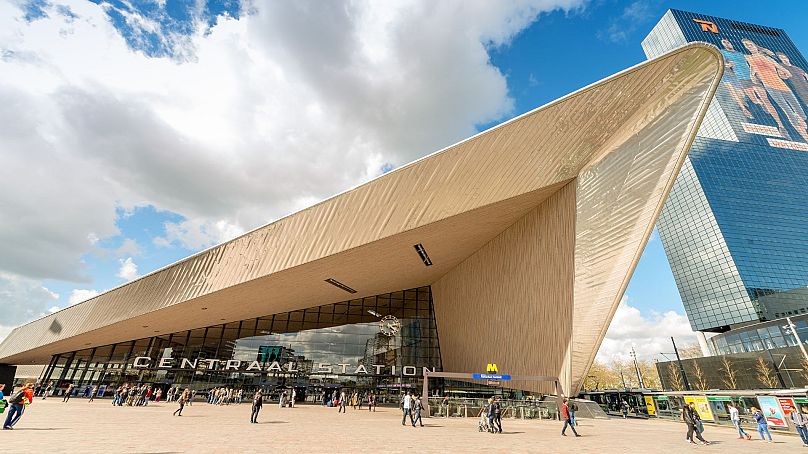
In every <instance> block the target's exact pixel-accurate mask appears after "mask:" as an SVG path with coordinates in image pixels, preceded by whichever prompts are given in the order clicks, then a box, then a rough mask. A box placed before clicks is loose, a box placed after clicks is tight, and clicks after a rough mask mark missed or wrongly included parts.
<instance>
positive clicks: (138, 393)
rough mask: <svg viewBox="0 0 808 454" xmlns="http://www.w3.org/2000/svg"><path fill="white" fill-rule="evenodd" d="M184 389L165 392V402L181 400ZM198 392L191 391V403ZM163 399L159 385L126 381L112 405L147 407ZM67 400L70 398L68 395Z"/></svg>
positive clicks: (117, 391) (95, 392)
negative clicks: (150, 403)
mask: <svg viewBox="0 0 808 454" xmlns="http://www.w3.org/2000/svg"><path fill="white" fill-rule="evenodd" d="M72 387H73V385H72V384H71V385H69V386H68V392H67V393H66V394H70V391H71V388H72ZM97 392H98V391H97V388H94V389H93V391H92V393H91V394H90V401H91V402H92V400H93V397H95V396H96V394H97ZM182 392H183V391H182V390H181V389H180V388H177V387H171V388H169V389H168V391H166V393H165V402H174V401H177V400H179V398H180V395H181V394H182ZM195 394H196V391H189V403H190V399H193V396H194V395H195ZM162 399H163V389H162V388H160V387H158V386H152V385H145V384H131V385H130V384H129V383H124V384H123V385H121V386H118V388H116V389H115V392H114V393H113V395H112V405H115V406H118V407H122V406H124V405H126V406H128V407H145V406H147V405H148V404H149V402H160V401H161V400H162ZM63 400H64V401H65V402H66V401H67V400H69V397H67V395H66V396H65V399H63Z"/></svg>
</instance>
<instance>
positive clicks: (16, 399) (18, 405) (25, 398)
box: [3, 383, 34, 430]
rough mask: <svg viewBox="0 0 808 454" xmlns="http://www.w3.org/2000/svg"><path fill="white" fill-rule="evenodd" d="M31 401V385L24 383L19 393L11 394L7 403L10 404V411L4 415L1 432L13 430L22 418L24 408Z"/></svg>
mask: <svg viewBox="0 0 808 454" xmlns="http://www.w3.org/2000/svg"><path fill="white" fill-rule="evenodd" d="M33 401H34V384H33V383H26V384H25V386H23V387H22V388H21V389H20V390H19V391H17V392H16V393H14V394H12V395H11V396H10V397H9V399H8V403H9V404H11V409H10V410H9V411H8V415H6V421H5V422H4V423H3V430H11V429H13V428H14V425H15V424H17V422H18V421H19V420H20V418H21V417H22V413H23V412H24V411H25V406H26V405H29V404H30V403H31V402H33Z"/></svg>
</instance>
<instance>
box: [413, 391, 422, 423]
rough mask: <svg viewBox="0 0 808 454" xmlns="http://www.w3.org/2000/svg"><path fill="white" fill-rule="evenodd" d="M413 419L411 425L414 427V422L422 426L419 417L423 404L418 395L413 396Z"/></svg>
mask: <svg viewBox="0 0 808 454" xmlns="http://www.w3.org/2000/svg"><path fill="white" fill-rule="evenodd" d="M414 407H415V421H413V422H412V426H413V427H415V423H416V422H417V423H419V424H421V427H424V421H423V420H422V419H421V410H423V409H424V404H423V403H422V402H421V397H420V396H415V405H414Z"/></svg>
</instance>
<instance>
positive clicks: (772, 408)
mask: <svg viewBox="0 0 808 454" xmlns="http://www.w3.org/2000/svg"><path fill="white" fill-rule="evenodd" d="M757 400H758V403H760V411H761V412H763V416H764V417H766V422H768V423H769V425H770V426H774V427H788V425H787V424H786V417H785V416H783V410H782V409H781V408H780V404H779V403H778V402H777V398H776V397H773V396H758V398H757Z"/></svg>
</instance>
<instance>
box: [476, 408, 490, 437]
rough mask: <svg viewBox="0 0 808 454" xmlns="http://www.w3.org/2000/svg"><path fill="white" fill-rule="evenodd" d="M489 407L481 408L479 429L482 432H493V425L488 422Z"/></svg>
mask: <svg viewBox="0 0 808 454" xmlns="http://www.w3.org/2000/svg"><path fill="white" fill-rule="evenodd" d="M487 410H488V409H487V408H486V407H483V409H482V410H480V422H479V423H478V427H477V428H478V430H479V431H480V432H491V426H490V425H489V424H488V411H487Z"/></svg>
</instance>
